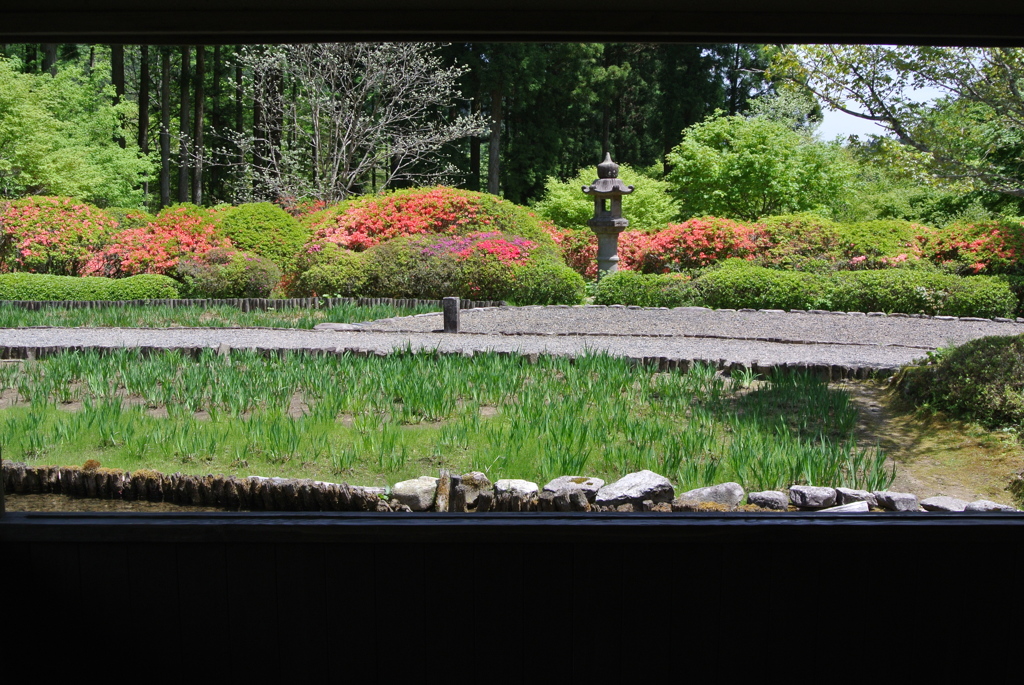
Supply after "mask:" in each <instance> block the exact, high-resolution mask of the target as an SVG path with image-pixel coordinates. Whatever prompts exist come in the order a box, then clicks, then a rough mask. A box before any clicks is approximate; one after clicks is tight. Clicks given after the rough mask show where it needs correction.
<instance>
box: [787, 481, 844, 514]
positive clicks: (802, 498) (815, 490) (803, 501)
mask: <svg viewBox="0 0 1024 685" xmlns="http://www.w3.org/2000/svg"><path fill="white" fill-rule="evenodd" d="M789 499H790V500H791V501H792V502H793V504H795V505H796V506H798V507H802V508H804V509H825V508H826V507H831V506H835V503H836V491H835V488H822V487H817V486H814V485H794V486H792V487H790V488H789Z"/></svg>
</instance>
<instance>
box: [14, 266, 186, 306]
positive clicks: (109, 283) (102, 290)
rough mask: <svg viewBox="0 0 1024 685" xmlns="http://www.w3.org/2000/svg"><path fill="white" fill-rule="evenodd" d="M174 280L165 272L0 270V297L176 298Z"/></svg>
mask: <svg viewBox="0 0 1024 685" xmlns="http://www.w3.org/2000/svg"><path fill="white" fill-rule="evenodd" d="M177 297H178V283H177V282H176V281H175V280H174V279H173V278H169V277H167V276H160V275H157V274H140V275H138V276H130V277H128V278H103V277H101V276H50V275H48V274H31V273H13V274H0V300H78V301H95V300H155V299H162V298H177Z"/></svg>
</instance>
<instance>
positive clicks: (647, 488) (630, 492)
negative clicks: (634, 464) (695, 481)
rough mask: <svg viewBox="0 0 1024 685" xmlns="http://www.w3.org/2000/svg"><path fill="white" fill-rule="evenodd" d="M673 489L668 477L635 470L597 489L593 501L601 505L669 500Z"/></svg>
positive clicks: (673, 491)
mask: <svg viewBox="0 0 1024 685" xmlns="http://www.w3.org/2000/svg"><path fill="white" fill-rule="evenodd" d="M674 494H675V489H674V488H673V487H672V483H670V482H669V480H668V478H665V477H664V476H659V475H658V474H656V473H654V472H653V471H647V470H644V471H637V472H636V473H627V474H626V475H625V476H623V477H622V478H620V479H618V480H617V481H615V482H614V483H609V484H608V485H605V486H604V487H603V488H601V489H600V490H598V491H597V498H596V499H595V503H596V504H598V505H601V506H605V507H608V506H613V507H617V506H621V505H623V504H637V505H639V504H642V503H643V501H644V500H648V499H649V500H651V502H653V503H655V504H657V503H658V502H671V501H672V496H673V495H674Z"/></svg>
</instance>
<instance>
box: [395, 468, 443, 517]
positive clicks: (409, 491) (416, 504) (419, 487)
mask: <svg viewBox="0 0 1024 685" xmlns="http://www.w3.org/2000/svg"><path fill="white" fill-rule="evenodd" d="M436 494H437V478H434V477H432V476H420V477H419V478H414V479H412V480H403V481H402V482H400V483H395V487H393V488H391V497H392V498H394V499H396V500H398V501H399V502H401V503H402V504H404V505H405V506H407V507H409V508H410V509H411V510H413V511H427V510H428V509H430V507H432V506H433V505H434V496H435V495H436Z"/></svg>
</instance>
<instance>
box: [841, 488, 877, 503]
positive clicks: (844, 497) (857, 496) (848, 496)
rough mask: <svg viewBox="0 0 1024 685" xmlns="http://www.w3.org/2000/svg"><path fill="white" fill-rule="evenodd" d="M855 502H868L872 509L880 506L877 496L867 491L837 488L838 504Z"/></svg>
mask: <svg viewBox="0 0 1024 685" xmlns="http://www.w3.org/2000/svg"><path fill="white" fill-rule="evenodd" d="M853 502H867V503H868V504H869V505H871V506H872V507H877V506H878V501H877V500H876V499H875V496H874V495H872V494H871V493H870V492H868V491H867V490H853V489H851V488H836V504H851V503H853Z"/></svg>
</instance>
